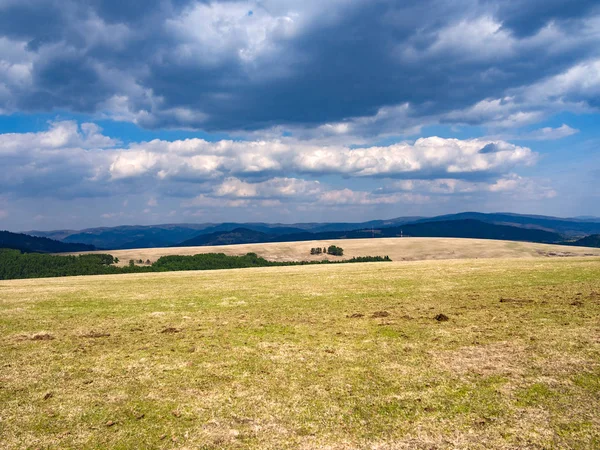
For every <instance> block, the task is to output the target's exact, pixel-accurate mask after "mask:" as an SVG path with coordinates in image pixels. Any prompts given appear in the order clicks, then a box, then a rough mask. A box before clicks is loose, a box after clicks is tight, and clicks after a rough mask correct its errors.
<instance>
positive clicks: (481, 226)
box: [0, 212, 600, 252]
mask: <svg viewBox="0 0 600 450" xmlns="http://www.w3.org/2000/svg"><path fill="white" fill-rule="evenodd" d="M26 234H28V235H32V236H36V237H39V238H49V239H54V240H55V241H60V242H58V243H56V244H52V245H53V246H54V247H52V248H59V247H60V245H59V244H63V245H65V244H69V245H79V247H77V246H76V247H66V248H68V249H64V248H65V247H60V248H61V249H60V250H51V251H53V252H60V251H65V252H69V251H81V249H83V248H84V247H85V249H91V248H92V247H95V248H98V249H103V250H116V249H131V248H151V247H175V246H207V245H229V244H243V243H261V242H292V241H304V240H325V239H343V238H350V239H352V238H368V237H395V236H399V235H400V234H402V235H404V236H415V237H417V236H418V237H462V238H482V239H506V240H516V241H531V242H543V243H568V244H572V245H584V244H579V242H587V241H577V239H581V238H585V237H586V236H588V235H594V234H600V219H597V218H593V217H580V218H567V219H565V218H559V217H549V216H536V215H523V214H512V213H490V214H485V213H478V212H464V213H459V214H450V215H444V216H436V217H429V218H426V217H398V218H395V219H389V220H372V221H368V222H361V223H351V222H337V223H318V222H316V223H295V224H279V223H276V224H269V223H220V224H214V223H203V224H165V225H151V226H119V227H104V228H89V229H85V230H56V231H29V232H26ZM21 236H23V235H21ZM40 242H42V241H40ZM43 242H45V245H40V246H39V248H41V250H39V251H49V250H46V249H47V248H49V246H50V244H48V242H47V241H43ZM51 242H52V241H51ZM589 242H590V243H592V244H593V243H594V242H596V241H594V240H593V239H590V240H589ZM20 245H21V244H20ZM57 245H58V246H57ZM81 245H83V246H84V247H81ZM0 247H2V245H0ZM34 247H35V246H34V245H33V244H31V245H30V246H29V247H26V246H24V245H21V248H29V249H31V248H34ZM12 248H14V247H12ZM73 248H76V250H73ZM27 251H37V250H27Z"/></svg>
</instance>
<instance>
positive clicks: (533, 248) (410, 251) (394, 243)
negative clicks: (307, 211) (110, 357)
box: [100, 238, 600, 265]
mask: <svg viewBox="0 0 600 450" xmlns="http://www.w3.org/2000/svg"><path fill="white" fill-rule="evenodd" d="M332 244H333V245H337V246H340V247H342V248H343V249H344V257H345V258H352V257H354V256H385V255H389V256H390V258H392V260H394V261H402V260H409V261H410V260H424V259H462V258H519V257H536V256H547V255H549V254H551V253H554V254H557V255H563V254H565V255H571V256H574V255H578V256H583V255H586V254H590V255H596V256H600V249H598V248H584V247H581V248H578V247H568V246H561V245H546V244H536V243H530V242H514V241H496V240H489V239H453V238H384V239H340V240H331V241H304V242H275V243H267V244H243V245H225V246H214V247H172V248H143V249H134V250H109V251H104V252H100V253H110V254H111V255H113V256H115V257H117V258H119V259H120V264H121V265H126V264H127V263H128V261H129V260H130V259H135V260H138V259H142V260H143V261H146V260H147V259H149V260H150V261H152V262H154V261H156V260H157V259H158V258H159V257H161V256H163V255H195V254H197V253H211V252H217V253H220V252H222V253H226V254H228V255H245V254H246V253H248V252H255V253H257V254H258V255H259V256H262V257H263V258H266V259H268V260H271V261H303V260H304V261H309V260H319V259H325V258H328V259H332V257H331V256H329V255H317V256H312V255H311V254H310V249H311V248H312V247H328V246H329V245H332Z"/></svg>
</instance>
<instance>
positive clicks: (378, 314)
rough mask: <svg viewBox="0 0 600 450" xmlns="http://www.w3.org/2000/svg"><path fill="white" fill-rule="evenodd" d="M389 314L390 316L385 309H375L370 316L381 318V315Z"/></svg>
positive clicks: (386, 315) (387, 315)
mask: <svg viewBox="0 0 600 450" xmlns="http://www.w3.org/2000/svg"><path fill="white" fill-rule="evenodd" d="M389 316H390V313H389V312H387V311H375V312H374V313H373V314H372V315H371V317H372V318H373V319H378V318H382V317H389Z"/></svg>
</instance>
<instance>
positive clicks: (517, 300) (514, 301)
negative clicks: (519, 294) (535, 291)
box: [500, 297, 533, 303]
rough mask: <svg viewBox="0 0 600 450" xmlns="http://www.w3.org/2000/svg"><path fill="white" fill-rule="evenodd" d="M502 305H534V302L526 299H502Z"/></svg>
mask: <svg viewBox="0 0 600 450" xmlns="http://www.w3.org/2000/svg"><path fill="white" fill-rule="evenodd" d="M500 303H533V302H532V300H528V299H525V298H509V297H501V298H500Z"/></svg>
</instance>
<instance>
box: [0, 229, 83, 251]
mask: <svg viewBox="0 0 600 450" xmlns="http://www.w3.org/2000/svg"><path fill="white" fill-rule="evenodd" d="M0 248H12V249H16V250H21V251H22V252H23V253H33V252H35V253H62V252H85V251H88V250H95V247H94V246H93V245H86V244H67V243H64V242H60V241H55V240H53V239H48V238H45V237H36V236H29V235H27V234H21V233H11V232H9V231H0Z"/></svg>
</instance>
